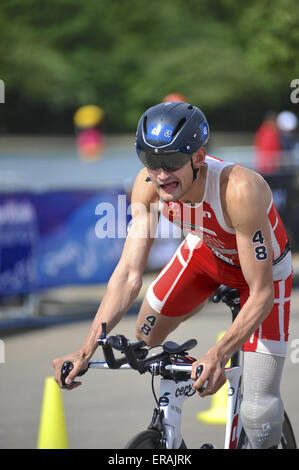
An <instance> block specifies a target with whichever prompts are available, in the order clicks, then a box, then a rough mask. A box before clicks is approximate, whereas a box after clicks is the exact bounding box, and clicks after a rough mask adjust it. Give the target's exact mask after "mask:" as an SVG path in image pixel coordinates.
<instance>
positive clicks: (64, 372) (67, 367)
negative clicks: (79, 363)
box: [60, 361, 88, 388]
mask: <svg viewBox="0 0 299 470" xmlns="http://www.w3.org/2000/svg"><path fill="white" fill-rule="evenodd" d="M73 368H74V364H73V363H72V362H70V361H66V362H64V363H63V364H62V367H61V374H60V377H61V383H62V386H63V388H67V387H70V385H72V384H70V385H67V384H66V383H65V379H66V378H67V376H68V375H69V373H70V372H71V370H73ZM87 371H88V368H87V369H82V370H80V372H79V373H78V374H77V376H79V377H81V376H82V375H84V374H85V373H86V372H87Z"/></svg>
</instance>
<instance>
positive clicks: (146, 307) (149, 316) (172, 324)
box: [136, 298, 206, 346]
mask: <svg viewBox="0 0 299 470" xmlns="http://www.w3.org/2000/svg"><path fill="white" fill-rule="evenodd" d="M205 304H206V301H205V302H203V303H202V304H201V305H199V306H197V307H196V308H194V309H193V310H191V311H190V312H189V313H187V314H186V315H183V316H179V317H178V316H177V317H170V316H166V315H162V314H161V313H159V312H156V311H155V310H154V309H153V308H152V307H151V306H150V304H149V303H148V300H147V298H145V299H144V301H143V303H142V306H141V309H140V312H139V315H138V318H137V323H136V337H137V338H138V339H139V340H143V341H145V342H146V343H147V345H148V346H155V345H157V344H161V343H163V341H164V340H165V339H166V337H167V336H168V335H169V334H170V333H171V332H172V331H174V330H175V329H176V328H177V327H178V326H179V324H180V323H181V322H183V321H185V320H187V319H188V318H190V317H192V316H193V315H195V314H196V313H198V312H199V311H200V310H201V309H202V308H203V307H204V305H205Z"/></svg>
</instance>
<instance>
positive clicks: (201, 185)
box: [180, 163, 208, 205]
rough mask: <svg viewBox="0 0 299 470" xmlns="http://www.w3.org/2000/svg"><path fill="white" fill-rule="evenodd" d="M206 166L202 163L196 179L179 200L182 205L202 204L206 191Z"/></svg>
mask: <svg viewBox="0 0 299 470" xmlns="http://www.w3.org/2000/svg"><path fill="white" fill-rule="evenodd" d="M207 170H208V165H207V164H206V163H203V164H202V165H201V167H200V168H199V171H198V172H197V175H196V178H195V180H194V181H193V183H192V186H191V187H190V189H189V190H188V191H187V192H186V193H185V194H184V195H183V196H182V197H181V198H180V201H181V202H183V203H184V204H191V205H195V204H199V203H201V202H202V199H203V197H204V193H205V189H206V180H207Z"/></svg>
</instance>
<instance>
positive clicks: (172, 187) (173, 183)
mask: <svg viewBox="0 0 299 470" xmlns="http://www.w3.org/2000/svg"><path fill="white" fill-rule="evenodd" d="M178 185H179V183H178V182H177V181H171V182H169V183H164V184H160V188H162V189H163V190H164V191H174V190H175V189H176V188H177V187H178Z"/></svg>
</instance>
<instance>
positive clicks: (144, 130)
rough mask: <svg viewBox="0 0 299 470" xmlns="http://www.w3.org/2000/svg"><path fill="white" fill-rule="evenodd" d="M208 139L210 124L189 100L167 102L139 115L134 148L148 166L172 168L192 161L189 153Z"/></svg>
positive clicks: (170, 169) (173, 169)
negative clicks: (187, 101)
mask: <svg viewBox="0 0 299 470" xmlns="http://www.w3.org/2000/svg"><path fill="white" fill-rule="evenodd" d="M208 139H209V125H208V122H207V119H206V117H205V116H204V114H203V113H202V111H200V109H198V108H197V107H196V106H192V105H191V104H188V103H183V102H166V103H160V104H158V105H156V106H153V107H151V108H149V109H148V110H147V111H145V113H144V114H143V115H142V116H141V119H140V120H139V123H138V127H137V133H136V151H137V154H138V156H139V158H140V160H141V161H142V163H143V164H144V165H145V166H147V167H148V168H151V169H154V168H158V167H162V168H164V169H166V170H168V171H175V170H176V169H178V168H180V167H181V166H183V165H184V164H185V163H187V161H189V160H191V155H192V153H193V152H195V151H196V150H198V149H199V148H200V147H201V146H202V145H204V144H206V143H207V141H208ZM191 164H192V161H191Z"/></svg>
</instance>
